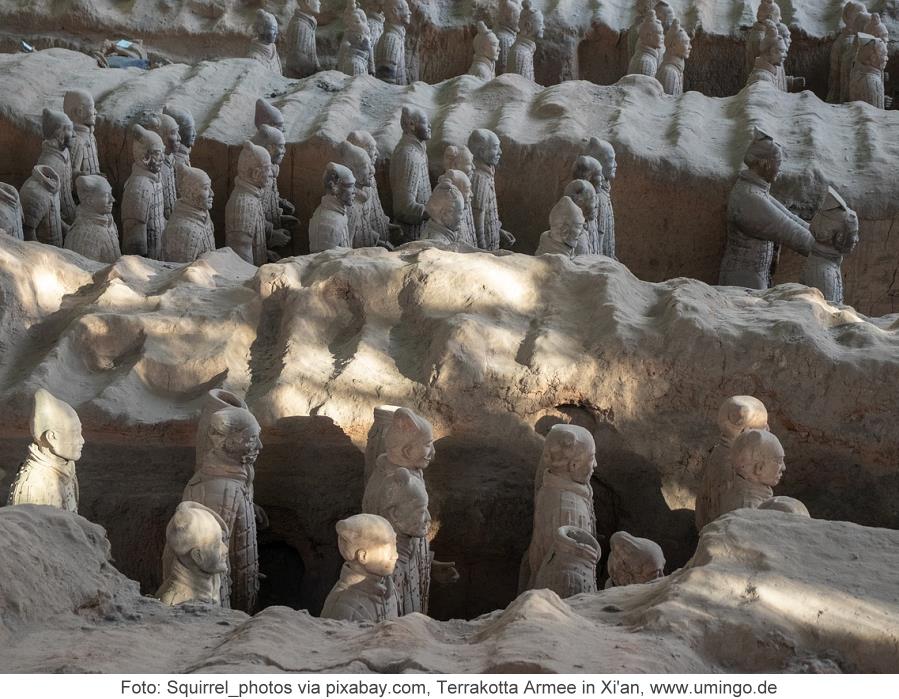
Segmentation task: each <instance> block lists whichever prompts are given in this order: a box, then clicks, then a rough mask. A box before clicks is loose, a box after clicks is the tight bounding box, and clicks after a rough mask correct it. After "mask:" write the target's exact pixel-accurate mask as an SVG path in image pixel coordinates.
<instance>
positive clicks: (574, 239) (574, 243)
mask: <svg viewBox="0 0 899 699" xmlns="http://www.w3.org/2000/svg"><path fill="white" fill-rule="evenodd" d="M575 182H584V180H575ZM572 184H574V183H572ZM586 184H588V185H589V184H590V183H589V182H587V183H586ZM590 189H591V190H592V189H593V188H592V187H590ZM566 191H567V190H566ZM594 196H595V195H594ZM585 237H586V233H585V222H584V212H583V211H582V210H581V208H580V207H579V206H578V205H577V204H575V203H574V201H572V200H571V198H570V197H567V196H565V197H562V198H561V199H559V201H558V202H557V203H556V205H555V206H554V207H553V208H552V211H550V212H549V230H548V231H545V232H543V233H541V234H540V244H539V245H538V246H537V252H536V253H535V254H536V255H551V254H555V255H564V256H565V257H574V256H575V254H576V252H575V250H576V249H577V248H578V247H579V245H578V244H579V242H580V241H581V240H582V239H583V238H585Z"/></svg>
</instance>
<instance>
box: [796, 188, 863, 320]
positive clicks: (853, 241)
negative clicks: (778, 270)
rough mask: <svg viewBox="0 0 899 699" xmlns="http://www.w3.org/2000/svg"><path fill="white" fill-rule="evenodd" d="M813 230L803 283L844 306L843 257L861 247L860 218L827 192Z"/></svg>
mask: <svg viewBox="0 0 899 699" xmlns="http://www.w3.org/2000/svg"><path fill="white" fill-rule="evenodd" d="M809 230H810V231H811V233H812V235H813V236H814V237H815V244H814V245H813V246H812V251H811V253H810V254H809V256H808V257H807V258H806V260H805V266H804V267H803V268H802V275H801V276H800V277H799V282H800V283H801V284H805V285H806V286H813V287H815V288H816V289H818V290H820V291H821V293H822V294H824V298H825V299H827V300H828V301H830V302H831V303H843V270H842V267H841V265H842V264H843V256H844V255H848V254H849V253H851V252H852V251H853V250H854V249H855V246H856V245H857V244H858V215H857V214H856V213H855V212H854V211H853V210H852V209H850V208H849V206H848V205H847V204H846V202H845V201H843V197H841V196H840V195H839V193H838V192H837V191H836V190H835V189H833V188H832V187H828V188H827V194H826V195H825V197H824V202H823V203H822V204H821V206H820V207H818V211H816V212H815V215H814V216H813V217H812V222H811V224H809Z"/></svg>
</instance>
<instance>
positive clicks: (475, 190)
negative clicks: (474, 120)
mask: <svg viewBox="0 0 899 699" xmlns="http://www.w3.org/2000/svg"><path fill="white" fill-rule="evenodd" d="M468 149H469V150H470V151H471V154H472V156H474V177H472V180H471V191H472V195H471V209H472V213H473V214H474V228H475V233H476V234H477V239H478V247H479V248H481V249H483V250H498V249H499V248H500V247H503V248H510V247H512V246H513V245H514V244H515V236H513V235H512V234H511V233H509V231H507V230H504V229H503V227H502V225H503V224H502V222H501V221H500V219H499V207H498V205H497V202H496V181H495V178H496V166H497V165H499V161H500V158H502V155H503V150H502V148H501V147H500V142H499V137H498V136H497V135H496V134H495V133H493V132H492V131H490V130H488V129H475V130H474V131H472V132H471V135H470V136H469V137H468Z"/></svg>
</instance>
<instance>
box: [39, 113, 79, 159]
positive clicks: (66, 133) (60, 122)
mask: <svg viewBox="0 0 899 699" xmlns="http://www.w3.org/2000/svg"><path fill="white" fill-rule="evenodd" d="M41 132H42V133H43V136H44V140H45V141H50V142H52V143H53V144H54V145H55V146H56V147H57V148H59V149H60V150H66V149H68V148H71V147H72V143H74V141H75V127H74V126H73V125H72V120H71V119H69V117H67V116H66V115H65V114H64V113H63V112H57V111H54V110H52V109H45V110H44V111H43V113H42V114H41Z"/></svg>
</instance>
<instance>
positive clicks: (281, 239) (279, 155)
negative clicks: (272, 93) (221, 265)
mask: <svg viewBox="0 0 899 699" xmlns="http://www.w3.org/2000/svg"><path fill="white" fill-rule="evenodd" d="M251 143H253V145H256V146H262V147H263V148H265V149H266V150H267V151H268V155H269V157H270V158H271V161H272V176H271V177H270V178H269V181H268V186H267V187H266V188H265V194H264V195H263V197H262V206H263V209H264V210H265V220H266V222H267V224H270V225H271V227H272V232H271V234H270V235H269V247H273V248H277V247H281V246H282V245H286V244H287V243H289V242H290V239H291V237H292V236H291V233H290V230H291V229H293V228H295V227H296V225H297V224H298V223H299V221H297V219H296V218H294V216H293V215H292V214H293V212H294V211H295V209H294V205H293V204H291V203H290V202H289V201H287V200H286V199H284V198H283V197H282V196H281V192H280V191H279V190H278V176H279V175H280V173H281V163H282V162H284V156H285V154H286V153H287V145H286V142H285V139H284V132H283V131H280V130H278V129H276V128H275V127H274V126H269V125H268V124H260V125H259V126H258V127H257V129H256V133H255V134H254V135H253V138H252V139H251Z"/></svg>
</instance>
